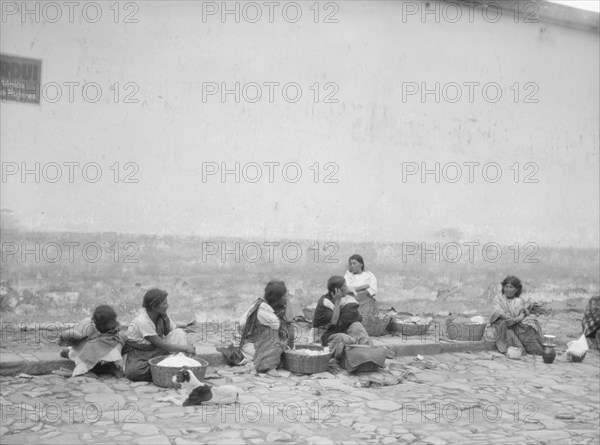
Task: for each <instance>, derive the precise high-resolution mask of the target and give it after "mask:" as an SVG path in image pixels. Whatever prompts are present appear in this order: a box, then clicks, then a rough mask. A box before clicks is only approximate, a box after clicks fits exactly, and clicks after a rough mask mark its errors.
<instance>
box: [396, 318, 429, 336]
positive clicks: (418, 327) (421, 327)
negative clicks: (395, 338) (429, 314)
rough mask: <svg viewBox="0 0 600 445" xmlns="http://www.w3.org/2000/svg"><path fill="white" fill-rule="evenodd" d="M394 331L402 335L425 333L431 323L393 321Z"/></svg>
mask: <svg viewBox="0 0 600 445" xmlns="http://www.w3.org/2000/svg"><path fill="white" fill-rule="evenodd" d="M391 325H392V331H393V332H398V333H400V334H402V335H407V336H411V335H425V334H426V333H427V331H428V330H429V326H431V323H405V322H403V321H402V320H394V321H392V324H391Z"/></svg>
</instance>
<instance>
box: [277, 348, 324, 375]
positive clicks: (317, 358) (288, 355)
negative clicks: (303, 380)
mask: <svg viewBox="0 0 600 445" xmlns="http://www.w3.org/2000/svg"><path fill="white" fill-rule="evenodd" d="M294 349H295V350H299V349H310V350H312V351H323V350H324V349H325V348H323V346H320V345H315V344H309V343H308V344H296V346H295V348H294ZM294 349H292V350H289V351H286V352H284V353H283V368H284V369H286V370H287V371H290V372H295V373H296V374H317V373H319V372H325V371H327V369H329V359H330V358H331V354H321V355H302V354H298V353H295V352H294Z"/></svg>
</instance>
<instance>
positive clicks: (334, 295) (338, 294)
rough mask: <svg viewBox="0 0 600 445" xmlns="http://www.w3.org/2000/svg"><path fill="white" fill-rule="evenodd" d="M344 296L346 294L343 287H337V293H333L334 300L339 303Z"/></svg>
mask: <svg viewBox="0 0 600 445" xmlns="http://www.w3.org/2000/svg"><path fill="white" fill-rule="evenodd" d="M343 296H344V294H343V293H342V291H341V289H336V290H335V293H334V294H333V302H334V303H339V302H340V301H342V297H343Z"/></svg>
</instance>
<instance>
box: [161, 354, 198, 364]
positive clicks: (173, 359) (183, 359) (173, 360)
mask: <svg viewBox="0 0 600 445" xmlns="http://www.w3.org/2000/svg"><path fill="white" fill-rule="evenodd" d="M158 366H165V367H167V368H182V367H183V366H202V365H201V364H200V363H198V362H197V361H196V360H194V359H193V358H189V357H187V356H186V355H184V354H183V353H182V352H180V353H179V354H177V355H170V356H168V357H167V358H166V359H164V360H161V361H160V362H159V363H158Z"/></svg>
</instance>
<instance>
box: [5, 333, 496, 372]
mask: <svg viewBox="0 0 600 445" xmlns="http://www.w3.org/2000/svg"><path fill="white" fill-rule="evenodd" d="M374 343H375V346H381V347H385V348H386V349H387V350H388V352H389V355H390V356H394V357H406V356H416V355H418V354H420V355H424V356H427V355H434V354H442V353H454V352H479V351H494V350H496V346H495V345H494V343H493V342H489V341H455V342H446V341H438V342H434V341H423V340H420V339H418V338H417V339H410V338H406V337H381V338H376V339H375V340H374ZM195 346H196V352H197V354H198V356H200V357H202V358H203V359H204V360H206V361H208V363H209V364H210V366H213V367H218V366H225V365H226V363H225V359H224V358H223V355H222V354H221V353H220V352H218V351H217V350H215V346H214V345H207V344H200V345H198V344H196V345H195ZM60 368H67V369H73V368H74V364H73V362H72V361H71V360H69V359H65V358H61V357H60V355H59V352H58V351H53V352H36V353H25V352H23V353H18V354H17V353H14V352H0V376H11V375H17V374H20V373H25V374H30V375H41V374H50V373H51V372H52V371H54V370H58V369H60Z"/></svg>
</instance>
